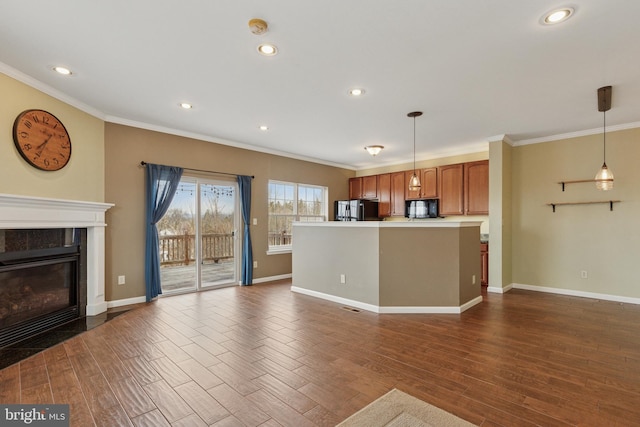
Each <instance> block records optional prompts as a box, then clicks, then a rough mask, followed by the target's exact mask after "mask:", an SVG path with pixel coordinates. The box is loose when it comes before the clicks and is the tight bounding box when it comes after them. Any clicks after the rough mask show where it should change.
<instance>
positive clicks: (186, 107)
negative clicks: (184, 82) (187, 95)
mask: <svg viewBox="0 0 640 427" xmlns="http://www.w3.org/2000/svg"><path fill="white" fill-rule="evenodd" d="M178 105H179V106H180V107H182V108H184V109H185V110H190V109H192V108H193V105H191V104H189V103H188V102H181V103H180V104H178Z"/></svg>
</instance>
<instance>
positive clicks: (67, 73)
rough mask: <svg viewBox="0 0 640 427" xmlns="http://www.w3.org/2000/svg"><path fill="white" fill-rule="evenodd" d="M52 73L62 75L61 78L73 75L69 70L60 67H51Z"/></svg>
mask: <svg viewBox="0 0 640 427" xmlns="http://www.w3.org/2000/svg"><path fill="white" fill-rule="evenodd" d="M53 71H55V72H56V73H58V74H62V75H63V76H70V75H71V74H73V73H72V72H71V70H70V69H68V68H66V67H60V66H57V67H53Z"/></svg>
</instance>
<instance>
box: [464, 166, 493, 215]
mask: <svg viewBox="0 0 640 427" xmlns="http://www.w3.org/2000/svg"><path fill="white" fill-rule="evenodd" d="M464 206H465V214H466V215H488V214H489V161H488V160H484V161H480V162H470V163H465V164H464Z"/></svg>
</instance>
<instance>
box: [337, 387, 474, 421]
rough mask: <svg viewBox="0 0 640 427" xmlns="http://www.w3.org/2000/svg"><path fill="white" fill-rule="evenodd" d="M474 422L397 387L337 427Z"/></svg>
mask: <svg viewBox="0 0 640 427" xmlns="http://www.w3.org/2000/svg"><path fill="white" fill-rule="evenodd" d="M473 425H474V424H471V423H469V422H467V421H465V420H463V419H461V418H458V417H456V416H455V415H453V414H450V413H448V412H447V411H443V410H442V409H440V408H436V407H435V406H433V405H430V404H428V403H427V402H423V401H422V400H420V399H417V398H415V397H413V396H410V395H408V394H406V393H403V392H401V391H400V390H397V389H395V388H394V389H393V390H391V391H390V392H389V393H387V394H385V395H384V396H382V397H380V398H379V399H377V400H375V401H374V402H372V403H370V404H369V405H367V406H365V407H364V408H362V409H361V410H359V411H358V412H356V413H355V414H353V415H352V416H350V417H349V418H347V419H346V420H344V421H343V422H341V423H340V424H338V427H383V426H385V427H441V426H452V427H458V426H460V427H463V426H464V427H466V426H473Z"/></svg>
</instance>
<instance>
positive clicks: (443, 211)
mask: <svg viewBox="0 0 640 427" xmlns="http://www.w3.org/2000/svg"><path fill="white" fill-rule="evenodd" d="M438 175H439V177H438V178H439V179H438V182H439V187H440V188H439V190H440V215H443V216H446V215H464V197H463V194H464V193H463V191H464V189H463V185H464V180H463V176H464V164H463V163H459V164H457V165H447V166H440V167H439V168H438Z"/></svg>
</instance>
